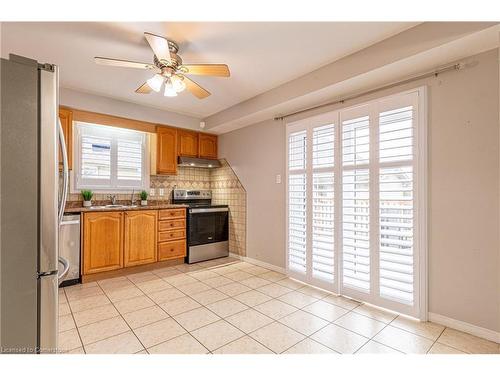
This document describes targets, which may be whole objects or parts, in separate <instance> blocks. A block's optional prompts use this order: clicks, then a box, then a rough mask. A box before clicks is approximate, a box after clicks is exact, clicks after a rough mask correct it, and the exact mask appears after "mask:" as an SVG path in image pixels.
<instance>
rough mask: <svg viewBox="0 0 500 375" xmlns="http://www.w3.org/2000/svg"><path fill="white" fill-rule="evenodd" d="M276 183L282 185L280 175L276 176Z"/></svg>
mask: <svg viewBox="0 0 500 375" xmlns="http://www.w3.org/2000/svg"><path fill="white" fill-rule="evenodd" d="M276 183H277V184H281V175H280V174H277V175H276Z"/></svg>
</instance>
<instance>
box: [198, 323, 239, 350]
mask: <svg viewBox="0 0 500 375" xmlns="http://www.w3.org/2000/svg"><path fill="white" fill-rule="evenodd" d="M191 334H192V335H193V336H194V337H195V338H196V339H197V340H198V341H199V342H201V343H202V344H203V346H205V347H206V348H208V349H209V350H211V351H213V350H215V349H218V348H220V347H221V346H223V345H226V344H228V343H230V342H231V341H234V340H236V339H237V338H240V337H241V336H244V333H243V332H241V331H240V330H239V329H237V328H235V327H234V326H232V325H231V324H229V323H228V322H226V321H224V320H219V321H218V322H215V323H212V324H209V325H207V326H205V327H202V328H199V329H197V330H194V331H192V332H191Z"/></svg>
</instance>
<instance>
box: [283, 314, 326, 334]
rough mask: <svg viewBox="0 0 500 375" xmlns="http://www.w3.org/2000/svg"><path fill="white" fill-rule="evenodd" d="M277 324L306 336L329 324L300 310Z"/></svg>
mask: <svg viewBox="0 0 500 375" xmlns="http://www.w3.org/2000/svg"><path fill="white" fill-rule="evenodd" d="M279 322H280V323H283V324H284V325H286V326H287V327H290V328H292V329H294V330H296V331H298V332H300V333H302V334H303V335H306V336H309V335H312V334H313V333H314V332H316V331H318V330H320V329H321V328H323V327H325V326H327V325H328V324H329V322H328V321H327V320H324V319H321V318H318V317H317V316H315V315H312V314H309V313H308V312H305V311H302V310H299V311H296V312H294V313H292V314H290V315H287V316H285V317H284V318H281V319H280V320H279Z"/></svg>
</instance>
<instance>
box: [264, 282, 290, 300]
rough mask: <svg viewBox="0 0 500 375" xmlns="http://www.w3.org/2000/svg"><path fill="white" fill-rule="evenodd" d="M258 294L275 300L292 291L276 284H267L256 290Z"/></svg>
mask: <svg viewBox="0 0 500 375" xmlns="http://www.w3.org/2000/svg"><path fill="white" fill-rule="evenodd" d="M256 290H258V291H259V292H262V293H264V294H267V295H268V296H271V297H273V298H277V297H280V296H282V295H283V294H287V293H290V292H291V291H292V289H290V288H287V287H286V286H283V285H279V284H276V283H272V284H268V285H264V286H261V287H260V288H257V289H256Z"/></svg>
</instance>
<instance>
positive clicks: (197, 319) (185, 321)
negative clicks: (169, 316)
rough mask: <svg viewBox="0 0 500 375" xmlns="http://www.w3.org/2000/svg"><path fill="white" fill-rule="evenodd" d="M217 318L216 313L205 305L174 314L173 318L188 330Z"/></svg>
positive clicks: (212, 321) (214, 320)
mask: <svg viewBox="0 0 500 375" xmlns="http://www.w3.org/2000/svg"><path fill="white" fill-rule="evenodd" d="M219 319H220V318H219V317H218V316H217V315H215V314H214V313H213V312H211V311H210V310H208V309H207V308H205V307H199V308H197V309H194V310H190V311H187V312H185V313H182V314H179V315H176V316H175V320H176V321H177V322H178V323H179V324H180V325H181V326H183V327H184V328H185V329H186V330H188V331H193V330H195V329H198V328H201V327H203V326H206V325H208V324H210V323H214V322H216V321H218V320H219Z"/></svg>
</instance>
